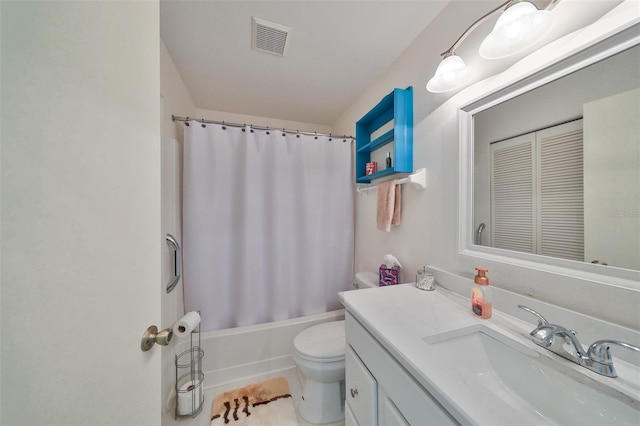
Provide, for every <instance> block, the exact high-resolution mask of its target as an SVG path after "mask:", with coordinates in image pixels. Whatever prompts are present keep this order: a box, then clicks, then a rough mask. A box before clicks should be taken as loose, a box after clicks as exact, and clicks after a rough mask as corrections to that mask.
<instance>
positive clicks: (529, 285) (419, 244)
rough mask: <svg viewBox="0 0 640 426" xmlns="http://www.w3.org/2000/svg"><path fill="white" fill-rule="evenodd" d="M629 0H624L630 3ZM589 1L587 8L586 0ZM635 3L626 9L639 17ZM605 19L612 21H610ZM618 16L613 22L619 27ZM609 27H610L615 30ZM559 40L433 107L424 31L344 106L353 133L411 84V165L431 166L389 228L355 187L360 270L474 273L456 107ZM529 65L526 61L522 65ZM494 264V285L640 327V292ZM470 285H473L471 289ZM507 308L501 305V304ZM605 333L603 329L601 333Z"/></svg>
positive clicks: (368, 196) (540, 57) (340, 125)
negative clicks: (385, 260)
mask: <svg viewBox="0 0 640 426" xmlns="http://www.w3.org/2000/svg"><path fill="white" fill-rule="evenodd" d="M629 3H631V2H627V4H629ZM584 7H589V6H588V3H587V2H585V3H584ZM637 14H638V10H637V3H636V4H633V3H631V5H630V6H629V9H628V10H627V12H626V16H627V17H629V16H637ZM607 22H608V23H609V22H611V21H607ZM615 22H617V21H613V22H611V23H610V24H607V25H609V26H610V27H613V28H614V27H615V25H616V23H615ZM610 29H611V28H609V30H610ZM586 35H587V34H586V33H583V34H578V35H577V36H575V37H568V38H567V40H568V41H567V46H569V47H567V48H566V49H567V51H568V49H570V48H571V49H575V45H576V44H578V43H581V41H580V40H582V38H581V37H583V36H586ZM562 48H563V47H562V45H558V44H557V43H554V44H553V45H551V46H548V47H547V49H550V50H547V54H546V55H545V52H544V51H543V50H542V49H541V50H540V51H539V52H538V53H537V54H534V55H531V57H530V58H525V60H523V61H521V63H520V64H516V66H514V67H513V68H512V69H511V70H510V71H509V72H507V73H504V74H502V75H498V76H496V77H495V78H489V79H487V80H485V81H483V82H480V83H477V84H475V85H474V86H471V87H469V88H468V89H466V90H463V91H462V92H459V93H458V94H456V95H454V96H453V97H452V98H450V99H448V100H447V101H446V102H444V103H442V105H441V106H439V107H438V108H437V109H435V110H433V111H432V110H431V108H430V105H431V104H432V103H433V100H434V99H435V98H434V97H439V96H442V95H434V94H431V93H429V92H427V91H426V90H425V89H424V87H425V85H426V82H427V80H428V79H429V78H430V76H429V75H427V70H425V69H424V64H423V59H422V58H423V57H424V55H425V52H430V51H433V40H432V39H429V38H428V37H426V36H425V35H424V34H423V35H421V36H419V37H418V38H417V39H416V41H415V42H414V43H413V44H412V45H411V46H409V48H408V49H407V50H406V51H405V52H404V53H403V54H402V56H401V57H400V58H399V59H398V60H397V61H396V62H395V63H394V65H393V66H392V67H391V68H390V69H389V70H388V71H387V72H386V73H385V75H384V76H382V78H381V79H380V80H379V81H378V82H377V83H376V85H374V86H373V87H371V88H370V89H369V90H367V92H366V93H364V94H363V95H362V97H361V98H360V100H359V101H358V102H356V103H355V104H354V105H353V106H352V107H351V108H350V109H349V110H348V111H347V112H345V113H344V114H343V115H342V116H341V117H340V119H339V120H338V121H337V122H336V124H335V125H334V127H333V131H334V132H336V133H353V131H354V130H353V129H354V127H355V122H356V121H357V120H358V119H359V118H360V117H362V115H364V114H365V113H366V112H367V111H368V110H369V109H370V108H372V107H373V106H374V105H375V104H376V103H377V102H378V101H379V100H380V99H381V98H382V96H384V95H385V94H387V93H388V92H390V91H391V90H392V89H393V88H394V87H407V86H409V85H412V86H414V91H415V93H414V169H418V168H422V167H425V168H426V169H427V189H426V190H425V191H422V192H418V191H415V190H413V189H411V188H403V206H402V208H403V211H402V224H401V225H400V226H399V227H398V228H397V229H394V230H392V232H390V233H384V232H381V231H378V230H377V229H376V226H375V207H376V197H375V192H373V191H369V192H365V193H363V194H358V195H357V197H358V199H357V218H356V270H360V271H363V270H368V271H376V270H377V268H378V267H379V265H380V263H381V262H382V257H383V256H384V254H385V253H393V254H395V255H396V256H397V257H398V258H399V260H400V261H401V262H402V264H403V266H404V270H403V276H402V278H403V279H404V280H406V281H412V280H413V279H414V273H415V271H416V269H417V268H419V267H421V266H422V265H425V264H427V265H434V266H437V267H439V268H441V269H444V270H447V271H450V272H453V273H455V274H459V275H462V276H466V277H472V276H473V272H474V267H475V266H479V265H478V264H477V263H478V262H477V261H475V260H473V259H471V258H469V257H465V256H461V255H460V254H459V252H458V247H457V239H458V233H457V224H458V173H459V168H458V155H459V148H458V140H459V134H458V130H459V129H458V125H459V123H458V108H459V107H460V106H461V105H463V104H465V103H468V102H470V101H471V100H474V99H477V98H478V97H479V96H481V95H482V94H483V93H484V91H486V90H487V88H489V87H499V86H500V84H507V83H508V82H509V81H514V79H515V78H517V77H518V76H522V75H524V74H526V73H530V72H532V70H534V69H536V66H537V62H541V61H544V60H547V57H549V56H550V57H554V56H555V54H556V53H557V52H556V51H555V50H553V49H562ZM523 64H524V65H523ZM482 263H483V265H482V266H486V267H488V268H489V274H488V275H489V277H490V280H491V283H492V285H495V286H498V287H501V288H504V289H506V290H510V291H513V292H515V293H518V294H522V295H527V296H531V297H533V298H536V299H539V300H542V301H547V302H550V303H553V304H556V305H560V306H563V307H566V308H569V309H572V310H575V311H578V312H582V313H584V314H587V315H591V316H594V317H596V318H602V319H605V320H608V321H611V322H614V323H617V324H621V325H625V326H629V327H632V328H635V329H638V328H640V315H639V314H638V309H637V307H638V306H639V305H640V292H638V291H637V290H632V289H628V288H619V287H613V286H611V285H608V284H607V283H606V282H594V281H586V280H580V279H576V278H572V277H571V276H567V275H560V274H551V273H547V272H542V271H539V270H536V269H534V268H524V267H516V266H511V265H507V264H502V263H498V262H489V261H483V262H482ZM469 291H470V289H469ZM505 308H507V307H501V306H497V309H505ZM603 337H604V336H603Z"/></svg>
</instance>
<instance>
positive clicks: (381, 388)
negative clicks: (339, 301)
mask: <svg viewBox="0 0 640 426" xmlns="http://www.w3.org/2000/svg"><path fill="white" fill-rule="evenodd" d="M345 320H346V337H347V349H346V355H345V357H346V361H345V364H346V384H345V387H346V404H345V406H346V408H345V411H346V412H347V415H346V416H345V424H346V425H361V426H365V425H378V424H379V425H385V426H387V425H418V424H419V425H453V424H458V423H457V422H456V421H455V420H454V419H453V417H451V416H450V415H449V413H448V412H447V411H446V410H445V409H444V408H443V407H442V406H441V405H440V404H439V403H438V402H437V401H436V400H435V399H434V398H433V397H432V396H431V395H430V394H429V392H427V391H426V390H425V389H424V388H423V387H422V386H421V385H420V384H419V383H418V382H416V380H415V379H414V378H413V377H412V376H411V374H409V373H408V372H407V371H406V370H405V369H404V368H403V367H402V366H401V365H400V363H399V362H398V361H397V360H396V359H395V358H394V357H393V356H392V355H391V354H390V353H389V352H388V351H387V350H386V349H385V348H384V347H383V346H382V345H381V344H380V343H379V342H378V341H377V340H376V339H375V338H374V337H373V336H372V335H371V334H370V333H369V332H368V331H367V330H366V328H365V327H364V326H362V324H360V322H359V321H358V320H357V319H356V318H355V317H354V316H353V315H351V314H350V313H349V312H347V313H346V315H345Z"/></svg>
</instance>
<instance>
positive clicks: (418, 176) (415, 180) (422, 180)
mask: <svg viewBox="0 0 640 426" xmlns="http://www.w3.org/2000/svg"><path fill="white" fill-rule="evenodd" d="M396 183H397V184H398V185H402V184H403V183H412V184H413V187H414V188H415V189H425V188H426V187H427V169H424V168H423V169H418V170H416V172H415V173H413V174H410V175H409V176H407V177H406V178H403V179H398V181H397V182H396ZM377 187H378V185H367V186H359V187H358V188H357V191H358V192H364V191H370V190H372V189H376V188H377Z"/></svg>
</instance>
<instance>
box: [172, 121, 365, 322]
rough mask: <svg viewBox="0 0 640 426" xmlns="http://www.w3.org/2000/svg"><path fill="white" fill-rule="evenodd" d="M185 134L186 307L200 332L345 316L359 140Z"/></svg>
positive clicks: (203, 129)
mask: <svg viewBox="0 0 640 426" xmlns="http://www.w3.org/2000/svg"><path fill="white" fill-rule="evenodd" d="M189 124H190V125H189V126H185V142H184V143H185V147H184V172H183V173H184V181H183V182H184V183H183V277H184V292H185V308H186V310H187V311H192V310H200V311H201V317H202V322H201V331H209V330H216V329H223V328H230V327H237V326H243V325H251V324H258V323H264V322H269V321H276V320H281V319H287V318H295V317H299V316H304V315H309V314H314V313H320V312H326V311H329V310H333V309H339V308H341V305H340V304H339V302H338V300H337V292H339V291H342V290H345V289H348V288H350V287H351V282H352V278H353V245H354V224H353V222H354V200H353V181H352V179H353V173H352V149H351V143H352V141H351V139H347V140H346V141H345V140H343V139H336V138H333V139H332V138H329V137H324V136H307V135H297V134H290V133H287V134H284V133H283V132H282V131H276V130H270V131H266V130H253V129H251V128H250V127H245V128H238V127H230V126H222V125H216V124H206V125H205V124H201V123H199V122H195V121H192V122H190V123H189Z"/></svg>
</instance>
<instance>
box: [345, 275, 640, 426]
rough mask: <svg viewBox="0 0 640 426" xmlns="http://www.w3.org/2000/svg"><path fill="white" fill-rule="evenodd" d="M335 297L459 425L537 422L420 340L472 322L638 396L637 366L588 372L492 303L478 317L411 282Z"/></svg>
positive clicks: (595, 381)
mask: <svg viewBox="0 0 640 426" xmlns="http://www.w3.org/2000/svg"><path fill="white" fill-rule="evenodd" d="M339 298H340V301H341V302H342V303H343V305H344V306H345V308H346V309H347V311H348V312H350V313H351V314H352V315H353V316H354V317H355V318H356V319H357V320H358V321H359V322H360V323H362V325H364V326H365V327H366V328H367V330H368V331H369V332H370V333H371V334H372V335H373V336H374V337H375V338H376V339H377V340H378V341H379V342H380V343H381V344H382V345H383V346H384V347H385V348H386V349H387V350H388V351H389V352H390V353H391V354H392V355H393V356H394V357H395V358H396V359H397V360H398V362H400V364H401V365H402V366H403V367H404V368H405V369H406V370H407V371H408V372H409V373H410V374H412V375H413V376H414V378H415V379H416V380H417V381H418V382H419V383H420V384H421V385H422V386H423V387H424V388H425V389H426V390H427V391H428V392H429V393H431V394H432V395H433V396H434V397H435V398H436V399H437V400H438V402H440V404H442V405H443V407H444V408H445V409H447V410H448V411H449V412H450V413H451V415H453V416H454V417H455V418H456V419H457V420H458V421H459V422H461V423H464V424H466V423H472V424H536V423H540V420H541V418H540V413H537V412H536V410H535V408H534V407H532V406H531V405H528V404H527V401H525V400H523V399H522V398H516V397H514V396H513V394H505V395H500V394H496V393H494V392H490V391H487V390H486V389H477V388H474V387H473V386H471V385H469V384H468V383H467V382H466V381H465V377H461V374H460V372H459V371H456V367H455V366H452V365H448V364H447V362H446V361H447V360H446V359H434V358H436V357H435V356H434V355H433V354H430V353H429V350H428V346H429V345H428V343H426V342H425V341H424V340H423V338H425V337H427V336H431V335H435V334H439V333H443V332H448V331H453V330H457V329H461V328H464V327H468V326H473V325H477V324H481V325H484V326H486V327H488V328H491V329H493V330H495V331H497V332H499V333H501V334H503V335H505V336H508V337H509V338H511V339H513V340H515V341H517V342H518V343H520V344H523V345H525V346H527V347H528V348H531V349H532V350H534V351H536V352H538V353H539V354H540V356H541V357H546V358H545V359H548V360H549V362H553V363H554V365H556V366H557V365H559V366H560V371H561V372H559V373H558V374H569V375H571V376H573V377H579V380H580V381H581V382H582V383H589V384H592V385H593V386H594V387H601V386H602V384H604V385H606V386H608V387H609V392H610V391H611V389H613V390H614V392H616V391H617V392H621V393H622V394H623V395H627V396H629V397H630V398H631V399H635V400H636V402H637V400H640V375H639V372H638V371H639V370H638V368H637V367H635V366H633V365H631V364H628V363H625V362H624V361H620V360H616V364H615V365H616V369H617V370H618V374H619V377H618V378H615V379H614V378H608V377H604V376H601V375H599V374H597V373H594V372H591V371H589V370H587V369H586V368H584V367H581V366H579V365H578V364H574V363H572V362H570V361H568V360H565V359H563V358H561V357H560V356H558V355H556V354H553V353H551V352H549V351H547V350H545V349H543V348H541V347H539V346H537V345H536V344H534V343H533V342H532V341H531V337H530V336H529V332H530V331H531V330H532V329H533V327H532V325H531V324H530V323H527V322H524V321H522V320H520V319H517V318H515V317H512V316H510V315H506V314H504V313H502V312H500V311H497V310H496V309H495V307H494V310H493V316H492V318H490V319H486V320H483V319H480V318H478V317H476V316H475V315H473V314H472V313H471V306H470V301H469V299H466V298H464V297H461V296H459V295H457V294H455V293H452V292H450V291H448V290H446V289H443V288H442V287H438V288H437V290H436V291H423V290H419V289H417V288H416V287H415V285H413V284H401V285H396V286H388V287H379V288H371V289H362V290H358V291H347V292H342V293H340V294H339ZM347 339H348V336H347ZM469 356H470V357H472V356H473V354H469ZM558 363H562V364H558ZM514 374H517V372H514ZM550 403H552V402H550ZM594 420H595V419H594Z"/></svg>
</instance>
